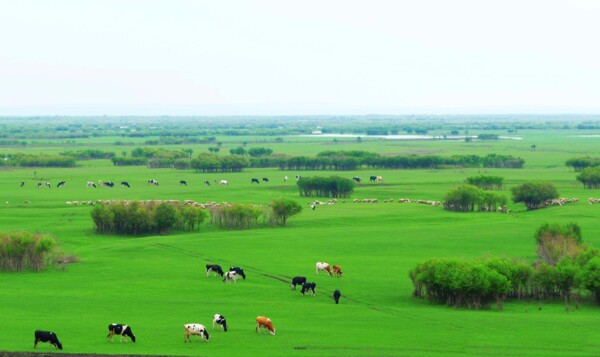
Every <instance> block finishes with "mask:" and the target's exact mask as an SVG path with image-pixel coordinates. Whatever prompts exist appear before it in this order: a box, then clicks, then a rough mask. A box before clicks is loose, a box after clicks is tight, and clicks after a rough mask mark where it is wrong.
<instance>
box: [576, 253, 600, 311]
mask: <svg viewBox="0 0 600 357" xmlns="http://www.w3.org/2000/svg"><path fill="white" fill-rule="evenodd" d="M577 278H578V280H579V281H580V282H581V285H582V286H583V287H584V288H586V289H588V290H589V291H591V292H592V293H593V294H594V296H595V297H596V303H598V304H599V305H600V257H594V258H592V259H590V260H589V261H588V262H587V264H586V265H584V267H583V269H582V270H581V272H580V273H579V274H578V276H577Z"/></svg>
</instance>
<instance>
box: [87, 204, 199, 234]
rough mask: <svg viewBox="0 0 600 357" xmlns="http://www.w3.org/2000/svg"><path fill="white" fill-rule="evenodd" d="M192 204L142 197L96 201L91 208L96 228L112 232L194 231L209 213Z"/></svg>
mask: <svg viewBox="0 0 600 357" xmlns="http://www.w3.org/2000/svg"><path fill="white" fill-rule="evenodd" d="M207 215H208V214H207V213H206V211H204V210H203V209H202V208H200V207H195V206H192V205H180V204H171V203H166V202H162V203H154V202H150V203H142V202H140V201H128V202H119V203H114V204H109V205H96V206H94V208H93V209H92V211H91V216H92V220H93V221H94V226H95V228H96V232H98V233H109V234H127V235H141V234H167V233H168V232H170V231H171V230H173V229H178V230H186V231H193V230H195V229H199V228H200V224H201V223H202V222H203V221H204V220H205V218H206V217H207Z"/></svg>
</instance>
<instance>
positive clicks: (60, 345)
mask: <svg viewBox="0 0 600 357" xmlns="http://www.w3.org/2000/svg"><path fill="white" fill-rule="evenodd" d="M54 345H55V346H56V347H57V348H58V349H59V350H62V343H60V341H59V340H56V342H55V343H54Z"/></svg>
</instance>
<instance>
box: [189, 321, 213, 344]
mask: <svg viewBox="0 0 600 357" xmlns="http://www.w3.org/2000/svg"><path fill="white" fill-rule="evenodd" d="M183 327H184V328H185V335H184V337H183V342H187V341H190V343H191V342H192V339H191V338H190V335H195V336H196V341H198V336H201V337H202V341H204V340H206V342H208V339H209V337H210V336H209V335H208V331H206V327H204V325H202V324H185V325H183Z"/></svg>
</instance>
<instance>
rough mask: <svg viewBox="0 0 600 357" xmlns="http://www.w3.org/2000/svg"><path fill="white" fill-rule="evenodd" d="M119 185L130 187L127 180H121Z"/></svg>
mask: <svg viewBox="0 0 600 357" xmlns="http://www.w3.org/2000/svg"><path fill="white" fill-rule="evenodd" d="M121 186H125V187H127V188H131V186H129V182H127V181H121Z"/></svg>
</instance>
